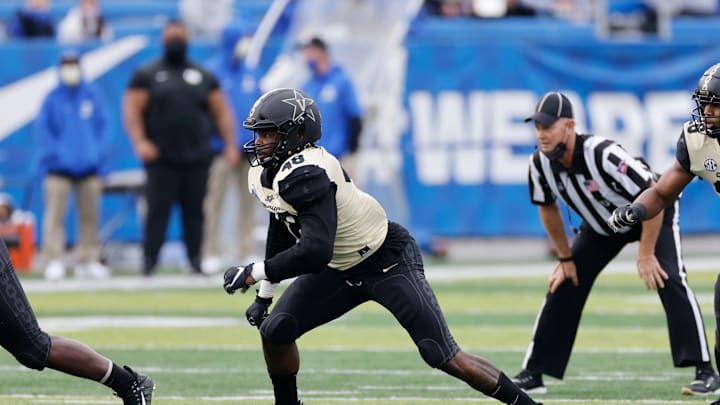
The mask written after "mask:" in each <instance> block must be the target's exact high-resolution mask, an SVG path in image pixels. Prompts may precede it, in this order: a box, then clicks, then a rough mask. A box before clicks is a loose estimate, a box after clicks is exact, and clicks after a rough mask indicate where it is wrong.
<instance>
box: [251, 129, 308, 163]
mask: <svg viewBox="0 0 720 405" xmlns="http://www.w3.org/2000/svg"><path fill="white" fill-rule="evenodd" d="M303 121H304V117H299V118H298V119H296V120H295V121H288V122H286V123H284V124H282V127H283V128H282V129H281V128H277V127H274V128H272V129H273V130H275V131H276V134H277V138H276V139H277V140H276V141H275V142H268V143H263V144H260V145H258V144H257V143H256V140H257V138H258V137H259V136H260V135H259V132H261V131H260V130H256V131H254V132H253V139H252V140H251V141H248V142H246V143H245V145H243V151H244V152H245V154H246V155H247V157H248V160H249V161H250V165H251V166H262V167H264V168H267V169H271V168H275V167H277V166H278V165H279V164H280V162H282V161H284V160H285V159H287V158H288V157H290V155H292V154H293V153H296V152H298V151H299V149H302V148H294V147H289V146H288V140H289V139H299V138H302V133H303V132H304V131H303V127H304V125H302V122H303ZM266 129H271V128H266ZM260 156H264V157H262V158H261V157H260Z"/></svg>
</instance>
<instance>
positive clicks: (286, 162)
mask: <svg viewBox="0 0 720 405" xmlns="http://www.w3.org/2000/svg"><path fill="white" fill-rule="evenodd" d="M243 126H244V127H245V128H248V129H250V130H252V131H254V132H255V139H254V141H253V142H248V143H247V144H246V145H245V152H246V153H247V155H248V156H250V157H252V158H253V161H252V162H251V163H252V165H253V166H254V167H253V168H251V169H250V171H249V178H248V184H249V188H250V192H251V193H252V194H253V195H255V197H257V199H258V200H259V201H260V203H261V204H262V205H263V206H264V207H265V208H266V209H267V210H268V211H269V212H270V224H269V227H268V232H267V242H266V253H265V260H264V261H262V262H258V263H250V264H248V265H245V266H238V267H231V268H229V269H228V270H227V271H226V272H225V282H224V288H225V291H227V292H228V293H230V294H232V293H234V292H235V291H236V290H241V291H242V292H245V291H246V290H247V289H248V288H249V287H250V286H251V285H253V284H255V283H257V282H259V283H260V286H259V290H258V293H257V297H256V298H255V301H254V302H253V303H252V305H250V307H249V308H248V309H247V311H246V316H247V319H248V321H249V322H250V324H252V325H255V326H258V327H259V329H260V334H261V337H262V346H263V352H264V355H265V362H266V364H267V369H268V373H269V374H270V379H271V381H272V384H273V389H274V393H275V401H276V402H275V403H276V405H297V404H298V403H299V401H298V394H297V386H296V380H295V376H296V375H297V373H298V371H299V368H300V356H299V353H298V348H297V345H296V343H295V341H296V339H298V338H299V337H300V336H302V335H303V334H304V333H306V332H308V331H310V330H312V329H314V328H316V327H318V326H320V325H323V324H325V323H328V322H330V321H332V320H334V319H337V318H339V317H340V316H342V315H343V314H345V313H346V312H348V311H350V310H351V309H353V308H355V307H357V306H358V305H360V304H362V303H364V302H366V301H375V302H377V303H379V304H380V305H382V306H383V307H385V308H387V309H388V310H389V311H390V312H391V313H392V314H393V315H394V316H395V318H396V319H397V320H398V321H399V322H400V325H402V327H403V328H405V330H407V332H408V334H409V335H410V337H411V338H412V339H413V341H414V342H415V344H416V345H417V347H418V350H419V352H420V355H421V356H422V358H423V360H425V362H426V363H427V364H428V365H430V366H431V367H436V368H438V369H440V370H443V371H444V372H446V373H448V374H450V375H452V376H454V377H457V378H459V379H461V380H463V381H465V382H466V383H467V384H469V385H470V386H471V387H473V388H475V389H476V390H478V391H481V392H482V393H484V394H485V395H488V396H491V397H493V398H496V399H497V400H499V401H501V402H504V403H507V404H517V405H524V404H536V402H535V401H533V400H532V399H530V397H528V396H527V394H525V393H524V392H522V391H521V390H520V389H519V388H518V387H517V386H516V385H515V384H513V383H512V382H511V381H510V380H509V379H508V377H507V376H505V374H503V373H502V372H501V371H500V370H498V368H497V367H495V366H494V365H493V364H492V363H490V362H489V361H487V360H485V359H483V358H480V357H477V356H474V355H471V354H468V353H466V352H464V351H462V350H460V348H459V347H458V345H457V344H456V343H455V340H454V339H453V337H452V335H451V333H450V331H449V329H448V326H447V323H446V322H445V318H444V316H443V314H442V311H441V310H440V307H439V306H438V302H437V300H436V298H435V295H434V293H433V291H432V289H431V288H430V285H429V284H428V282H427V280H426V279H425V274H424V270H423V262H422V257H421V255H420V252H419V250H418V247H417V245H416V243H415V240H414V239H413V238H412V237H411V236H410V234H409V233H408V231H407V230H406V229H405V228H404V227H402V226H401V225H399V224H397V223H394V222H392V221H388V218H387V216H386V214H385V210H384V209H383V207H382V206H381V205H380V204H379V203H378V202H377V201H376V200H375V199H374V198H372V197H371V196H370V195H368V194H366V193H365V192H363V191H361V190H359V189H358V188H357V187H356V186H355V184H354V183H353V182H352V180H351V179H350V177H349V176H348V175H347V174H346V173H345V171H344V170H343V169H342V167H341V166H340V163H338V160H337V159H336V158H335V157H334V156H333V155H331V154H329V153H328V152H327V151H326V150H325V149H323V148H322V147H319V146H316V145H315V142H316V141H317V140H318V139H320V135H321V118H320V111H319V110H318V108H317V105H316V104H315V102H314V100H313V99H311V98H310V97H308V96H307V95H306V94H305V93H303V92H302V91H300V90H294V89H277V90H272V91H270V92H268V93H266V94H264V95H263V96H262V97H260V98H259V99H258V100H257V102H256V103H255V105H254V106H253V108H252V110H251V111H250V114H249V116H248V117H247V119H246V120H245V122H244V123H243ZM293 277H297V279H296V280H295V281H294V282H293V283H292V284H290V286H289V287H288V288H287V289H286V290H285V292H284V293H283V294H282V295H281V296H280V298H279V299H278V301H277V303H276V304H275V307H274V308H273V310H272V312H270V314H269V315H268V308H269V306H270V304H271V303H272V298H273V293H274V290H275V286H276V284H277V283H279V282H280V281H282V280H286V279H289V278H293Z"/></svg>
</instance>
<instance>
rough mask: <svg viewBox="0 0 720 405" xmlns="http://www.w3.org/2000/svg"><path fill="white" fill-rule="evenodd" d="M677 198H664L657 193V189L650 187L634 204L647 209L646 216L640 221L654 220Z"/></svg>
mask: <svg viewBox="0 0 720 405" xmlns="http://www.w3.org/2000/svg"><path fill="white" fill-rule="evenodd" d="M673 201H675V198H670V197H663V196H662V195H661V194H660V193H658V192H657V189H656V187H650V188H648V189H647V190H645V191H643V192H642V193H641V194H640V195H639V196H638V197H637V198H636V199H635V201H634V202H633V204H638V205H642V206H643V207H645V215H644V217H643V218H640V220H645V219H647V218H653V217H655V216H657V215H658V214H659V213H660V212H662V210H664V209H665V207H667V206H668V205H670V204H672V203H673Z"/></svg>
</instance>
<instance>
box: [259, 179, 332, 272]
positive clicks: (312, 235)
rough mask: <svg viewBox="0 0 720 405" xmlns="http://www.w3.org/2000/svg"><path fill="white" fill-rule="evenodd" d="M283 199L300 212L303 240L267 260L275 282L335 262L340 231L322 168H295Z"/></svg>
mask: <svg viewBox="0 0 720 405" xmlns="http://www.w3.org/2000/svg"><path fill="white" fill-rule="evenodd" d="M280 196H281V197H282V198H283V199H284V200H285V201H286V202H288V203H289V204H291V205H292V206H293V207H295V208H296V209H297V211H298V216H297V222H298V224H299V226H300V239H298V241H297V243H295V244H294V245H293V246H291V247H290V248H288V249H285V250H283V251H281V252H279V253H277V254H275V255H274V256H273V257H272V258H269V259H267V260H266V261H265V273H266V275H267V278H268V280H270V281H271V282H273V283H277V282H279V281H282V280H285V279H288V278H291V277H295V276H299V275H301V274H305V273H314V272H317V271H320V270H321V269H323V268H324V267H325V266H326V265H327V264H328V263H329V262H330V260H331V259H332V255H333V245H334V243H335V232H336V230H337V205H336V202H335V187H334V186H333V185H332V184H331V183H330V179H329V178H328V177H327V174H326V173H325V171H324V170H323V169H321V168H319V167H317V166H303V167H300V168H298V169H296V170H295V171H294V172H293V173H292V174H290V175H289V176H288V177H287V178H285V179H284V180H282V181H281V182H280Z"/></svg>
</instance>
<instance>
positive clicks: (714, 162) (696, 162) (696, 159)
mask: <svg viewBox="0 0 720 405" xmlns="http://www.w3.org/2000/svg"><path fill="white" fill-rule="evenodd" d="M683 130H684V132H685V144H686V145H687V150H688V157H689V158H690V171H691V172H692V173H693V174H694V175H696V176H698V177H701V178H702V179H704V180H707V181H708V182H710V184H712V185H713V190H715V193H716V194H717V195H718V196H720V190H718V188H719V187H718V186H717V184H718V182H720V172H719V171H718V162H720V144H718V140H717V139H715V138H711V137H709V136H707V135H703V134H701V133H699V132H697V129H696V127H695V125H694V124H693V122H692V121H690V122H686V123H685V127H684V129H683Z"/></svg>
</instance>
